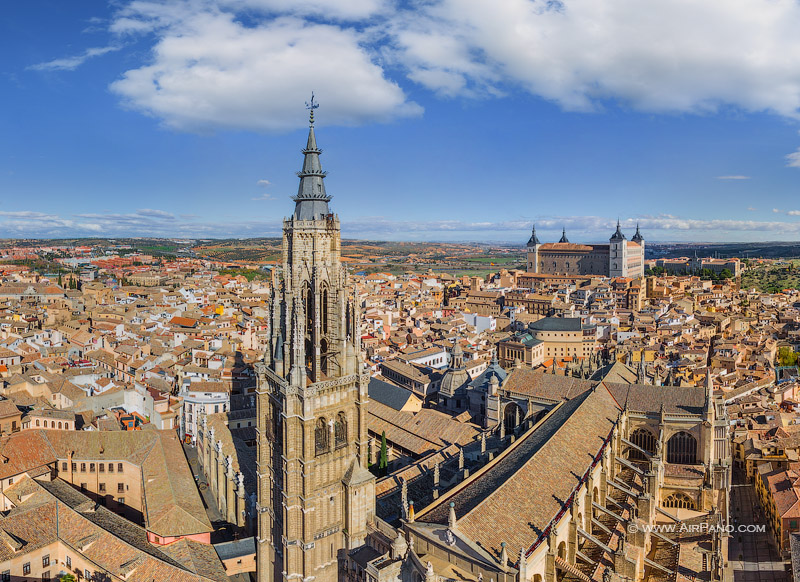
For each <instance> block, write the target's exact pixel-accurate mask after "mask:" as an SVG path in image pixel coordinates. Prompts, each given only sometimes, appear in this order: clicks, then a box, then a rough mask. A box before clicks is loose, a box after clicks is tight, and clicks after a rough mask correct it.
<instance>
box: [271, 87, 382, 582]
mask: <svg viewBox="0 0 800 582" xmlns="http://www.w3.org/2000/svg"><path fill="white" fill-rule="evenodd" d="M307 106H308V109H310V112H311V113H310V120H309V130H308V142H307V144H306V147H305V149H303V156H304V159H303V169H302V170H300V171H299V172H298V173H297V175H298V176H299V177H300V186H299V188H298V191H297V196H295V197H294V198H293V200H294V202H295V209H294V214H293V215H292V216H291V217H289V218H286V219H284V221H283V266H282V271H281V274H280V277H276V278H275V282H274V284H273V287H272V290H271V295H270V310H269V312H270V315H269V329H270V339H269V344H268V347H267V349H266V351H265V354H264V359H263V361H262V362H259V363H258V364H256V373H257V377H258V390H257V418H258V461H257V462H258V505H257V508H258V513H259V514H258V537H257V538H256V542H257V543H256V550H257V568H258V580H259V582H277V581H287V582H288V581H290V580H295V581H297V582H310V581H312V580H314V581H315V582H335V581H336V580H337V578H338V559H339V558H340V557H341V553H342V552H343V551H346V550H347V549H352V548H354V547H358V546H359V545H361V544H362V543H363V542H364V537H365V535H366V528H367V523H368V521H371V520H372V519H374V514H375V479H374V477H373V476H372V474H371V473H370V472H369V471H367V469H366V464H367V386H368V384H369V374H368V373H367V372H365V371H364V366H363V365H362V362H361V341H360V333H359V327H360V324H359V319H360V313H359V309H358V306H357V304H356V302H355V301H354V298H353V295H352V293H351V287H350V286H349V283H348V276H347V272H346V270H345V268H344V267H343V266H342V264H341V261H340V248H341V235H340V227H339V218H338V217H337V216H336V215H334V214H332V213H331V212H330V210H329V208H328V202H330V200H331V197H330V196H328V195H327V193H326V192H325V184H324V181H323V180H324V178H325V172H324V171H323V170H322V166H321V165H320V161H319V156H320V154H321V153H322V150H320V149H319V148H318V147H317V141H316V136H315V135H314V110H315V109H316V108H317V107H318V105H317V103H315V101H314V97H313V95H312V97H311V103H309V104H307Z"/></svg>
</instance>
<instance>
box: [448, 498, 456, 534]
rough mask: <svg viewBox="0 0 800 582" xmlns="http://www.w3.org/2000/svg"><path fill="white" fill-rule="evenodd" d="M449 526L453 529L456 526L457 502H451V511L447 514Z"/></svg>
mask: <svg viewBox="0 0 800 582" xmlns="http://www.w3.org/2000/svg"><path fill="white" fill-rule="evenodd" d="M447 527H449V528H450V529H453V528H454V527H456V504H455V503H453V502H452V501H451V502H450V511H449V512H448V514H447Z"/></svg>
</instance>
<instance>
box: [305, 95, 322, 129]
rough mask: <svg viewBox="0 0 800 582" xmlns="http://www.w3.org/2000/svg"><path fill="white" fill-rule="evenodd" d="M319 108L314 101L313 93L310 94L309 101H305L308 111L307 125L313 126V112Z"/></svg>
mask: <svg viewBox="0 0 800 582" xmlns="http://www.w3.org/2000/svg"><path fill="white" fill-rule="evenodd" d="M317 107H319V103H317V102H316V101H314V92H313V91H312V92H311V101H310V102H308V101H306V109H308V111H309V115H308V123H309V125H314V110H315V109H316V108H317Z"/></svg>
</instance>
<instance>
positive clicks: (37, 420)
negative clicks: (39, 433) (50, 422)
mask: <svg viewBox="0 0 800 582" xmlns="http://www.w3.org/2000/svg"><path fill="white" fill-rule="evenodd" d="M36 426H39V419H38V418H37V419H36Z"/></svg>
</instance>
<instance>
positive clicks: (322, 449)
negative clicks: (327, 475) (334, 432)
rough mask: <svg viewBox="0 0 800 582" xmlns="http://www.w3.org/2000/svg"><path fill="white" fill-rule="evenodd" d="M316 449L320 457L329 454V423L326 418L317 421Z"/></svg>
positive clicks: (322, 417)
mask: <svg viewBox="0 0 800 582" xmlns="http://www.w3.org/2000/svg"><path fill="white" fill-rule="evenodd" d="M314 448H315V449H316V452H317V454H318V455H321V454H322V453H327V452H328V448H329V447H328V422H327V421H326V420H325V417H324V416H320V417H319V418H318V419H317V426H316V428H315V429H314Z"/></svg>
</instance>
